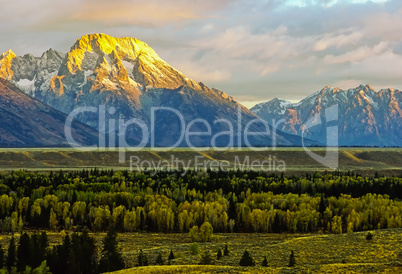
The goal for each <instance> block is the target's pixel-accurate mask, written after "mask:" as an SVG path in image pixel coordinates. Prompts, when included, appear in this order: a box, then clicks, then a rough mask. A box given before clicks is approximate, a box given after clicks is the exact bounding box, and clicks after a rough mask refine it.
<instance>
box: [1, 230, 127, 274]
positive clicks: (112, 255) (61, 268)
mask: <svg viewBox="0 0 402 274" xmlns="http://www.w3.org/2000/svg"><path fill="white" fill-rule="evenodd" d="M102 244H103V248H102V250H101V252H100V253H99V252H98V249H97V246H96V244H95V240H94V238H93V237H91V236H90V235H89V233H88V230H84V231H83V232H82V233H76V232H74V233H73V234H72V235H71V237H70V235H69V234H66V235H65V236H64V237H63V240H62V243H61V244H58V245H54V246H50V245H49V241H48V237H47V234H46V232H42V233H41V234H40V235H39V234H37V233H36V232H35V233H33V234H31V235H29V234H28V233H26V232H24V233H23V234H21V236H20V237H19V241H18V244H17V243H16V240H15V238H14V236H12V237H11V240H10V242H9V245H8V248H7V254H6V252H5V250H4V249H3V247H2V246H0V272H1V271H2V269H3V270H6V271H7V272H8V273H27V274H29V273H33V274H47V273H58V274H70V273H93V274H95V273H103V272H111V271H116V270H120V269H123V268H124V267H125V263H124V260H123V257H122V254H121V252H120V251H119V249H118V243H117V233H116V232H115V231H114V230H112V229H110V230H109V231H108V233H107V235H106V236H105V237H104V239H103V241H102ZM98 257H100V258H98ZM2 273H4V271H3V272H2Z"/></svg>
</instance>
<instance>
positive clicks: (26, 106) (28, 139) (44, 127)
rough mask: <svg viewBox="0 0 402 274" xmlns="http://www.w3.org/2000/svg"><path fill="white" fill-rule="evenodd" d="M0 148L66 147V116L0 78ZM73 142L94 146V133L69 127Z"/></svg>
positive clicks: (95, 140) (80, 128)
mask: <svg viewBox="0 0 402 274" xmlns="http://www.w3.org/2000/svg"><path fill="white" fill-rule="evenodd" d="M0 121H1V124H0V147H38V146H40V147H56V146H57V147H62V146H69V143H68V141H67V139H66V137H65V130H64V124H65V121H66V115H65V114H64V113H61V112H59V111H57V110H54V109H52V108H51V107H49V106H47V105H45V104H43V103H41V102H39V101H38V100H35V99H33V98H31V97H29V96H28V95H26V94H25V93H23V92H22V91H21V90H19V89H18V88H16V87H15V86H14V85H12V84H11V83H9V82H8V81H6V80H4V79H2V78H0ZM71 133H72V137H73V138H74V141H76V142H78V143H80V144H82V145H85V146H90V145H95V144H96V143H97V142H98V135H97V133H96V131H95V130H93V129H91V128H89V127H88V126H85V125H83V124H81V123H77V122H75V123H73V124H72V127H71Z"/></svg>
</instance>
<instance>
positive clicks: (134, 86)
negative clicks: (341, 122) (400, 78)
mask: <svg viewBox="0 0 402 274" xmlns="http://www.w3.org/2000/svg"><path fill="white" fill-rule="evenodd" d="M0 77H2V78H4V79H7V80H9V81H11V82H12V83H14V84H15V85H16V86H18V87H19V88H20V89H22V90H23V91H24V92H26V93H27V94H29V95H31V96H32V97H34V98H36V99H38V100H40V101H41V102H43V103H45V104H47V105H49V106H51V107H53V108H55V109H57V110H59V111H61V112H64V113H66V114H69V113H70V112H71V111H73V110H74V109H77V108H79V107H89V106H94V107H98V106H100V105H104V106H105V109H106V114H105V116H106V121H109V120H110V119H115V120H116V121H117V120H118V119H123V120H129V119H133V118H137V119H139V120H141V121H143V122H144V124H145V125H146V126H148V127H151V125H152V123H153V125H154V132H153V133H154V135H155V140H154V143H155V145H157V146H170V145H172V144H174V143H175V142H176V140H178V139H179V137H180V136H179V135H180V134H181V132H182V131H181V130H180V129H183V127H182V122H183V121H184V123H185V124H186V125H188V124H189V123H190V122H191V121H194V120H196V119H203V120H205V121H206V122H207V123H208V124H209V125H210V127H211V135H210V136H205V137H198V136H197V137H194V138H193V140H192V144H193V145H194V146H210V145H211V139H212V137H211V136H214V135H215V134H217V133H219V132H221V131H223V130H228V129H230V126H228V125H227V124H225V123H224V122H222V120H226V121H228V122H229V123H231V124H232V125H235V126H237V124H238V123H239V121H237V120H238V116H239V115H238V110H240V113H241V116H242V117H241V118H242V119H241V121H240V126H241V127H243V128H244V127H245V126H246V124H247V123H249V122H250V121H252V120H254V119H259V117H258V116H256V115H255V114H254V113H252V112H251V111H249V110H248V109H247V108H245V107H244V106H242V105H241V104H239V103H238V102H236V101H235V100H234V99H233V98H232V97H230V96H228V95H227V94H226V93H224V92H223V91H220V90H216V89H211V88H208V87H207V86H205V85H204V84H203V83H201V82H200V83H198V82H196V81H194V80H192V79H189V78H188V77H186V76H185V75H184V74H183V73H181V72H180V71H178V70H176V69H174V68H173V67H171V66H170V65H169V64H168V63H166V62H165V61H164V60H162V59H161V58H160V57H159V56H158V55H157V54H156V53H155V51H154V50H153V49H152V48H151V47H149V46H148V45H147V44H146V43H144V42H141V41H139V40H137V39H135V38H127V37H124V38H114V37H111V36H108V35H105V34H91V35H85V36H83V37H81V38H80V39H78V40H77V41H76V43H75V44H74V45H73V46H72V47H71V49H70V51H69V52H68V53H66V54H65V53H60V52H58V51H55V50H53V49H50V50H48V51H46V52H45V53H43V54H42V56H41V57H34V56H32V55H30V54H27V55H24V56H16V55H15V54H14V53H13V52H12V51H7V52H5V53H3V55H2V56H1V57H0ZM154 107H161V108H170V109H174V110H176V111H177V112H178V113H180V114H181V115H183V120H180V118H179V117H177V115H176V114H175V113H173V112H168V111H165V113H163V114H160V115H159V116H158V117H157V119H155V120H154V121H152V118H153V117H152V111H151V110H152V108H154ZM108 110H111V111H108ZM155 114H156V113H155ZM154 118H155V116H154ZM77 119H79V121H81V122H83V123H85V124H87V125H89V126H91V127H94V128H100V125H99V123H98V120H99V119H97V117H96V114H94V113H92V114H91V113H80V114H79V115H77ZM216 121H221V122H219V123H216ZM117 129H118V128H117V127H116V130H117ZM140 129H141V128H140V127H139V126H137V125H134V126H132V127H130V128H129V129H127V135H128V136H129V138H131V139H133V140H139V139H141V133H140ZM250 129H251V131H255V132H261V131H264V127H263V126H262V125H258V124H257V123H256V124H253V125H252V126H251V127H250ZM105 130H106V131H109V132H110V131H113V129H108V128H106V129H105ZM191 131H193V132H205V131H206V127H205V126H203V125H202V123H195V124H193V126H192V128H191ZM234 132H236V133H237V128H234ZM236 138H237V139H240V138H241V136H236ZM250 140H252V141H251V144H253V145H255V146H271V145H272V144H273V142H275V145H280V146H299V145H301V138H300V137H298V136H292V135H289V134H285V133H282V132H277V134H276V136H275V138H273V136H270V137H252V138H250ZM215 143H216V144H217V145H218V146H226V145H227V144H229V143H230V140H229V139H228V137H227V136H226V137H225V136H224V135H221V136H220V137H219V138H217V139H215ZM235 143H239V142H237V141H236V140H235ZM241 143H242V145H244V142H243V141H241ZM307 143H309V144H316V143H315V142H310V141H309V140H308V141H307ZM180 145H184V146H185V145H186V144H184V143H183V144H180Z"/></svg>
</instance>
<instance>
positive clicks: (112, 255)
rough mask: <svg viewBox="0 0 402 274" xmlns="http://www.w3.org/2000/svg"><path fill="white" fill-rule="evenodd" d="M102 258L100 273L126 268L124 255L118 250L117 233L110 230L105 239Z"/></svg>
mask: <svg viewBox="0 0 402 274" xmlns="http://www.w3.org/2000/svg"><path fill="white" fill-rule="evenodd" d="M102 242H103V250H102V257H101V260H100V262H99V271H100V272H113V271H116V270H120V269H123V268H124V267H125V264H124V260H123V257H122V254H121V253H120V252H119V250H118V242H117V233H116V232H115V231H114V230H112V229H109V231H108V232H107V235H106V236H105V238H104V239H103V241H102Z"/></svg>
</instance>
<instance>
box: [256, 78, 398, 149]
mask: <svg viewBox="0 0 402 274" xmlns="http://www.w3.org/2000/svg"><path fill="white" fill-rule="evenodd" d="M333 105H338V113H339V117H338V119H337V120H336V121H331V122H328V123H327V122H326V118H325V115H324V114H325V109H327V108H329V107H331V106H333ZM401 105H402V92H401V91H400V90H397V89H382V90H380V91H376V90H374V89H373V88H372V87H371V86H370V85H365V86H364V85H360V86H359V87H357V88H352V89H348V90H341V89H339V88H333V87H328V86H326V87H324V88H323V89H322V90H320V91H317V92H315V93H314V94H312V95H310V96H308V97H306V98H305V99H303V100H301V101H300V102H299V103H295V104H294V103H291V102H288V101H285V100H281V99H278V98H275V99H273V100H271V101H268V102H265V103H261V104H257V105H256V106H254V107H253V108H251V111H253V112H254V113H256V114H257V115H258V116H260V117H261V118H262V119H264V120H266V121H267V122H268V123H272V120H275V121H279V120H280V119H284V123H281V124H280V126H279V127H278V129H279V130H282V131H284V132H287V133H290V134H297V135H301V133H302V129H303V127H304V126H305V125H306V123H307V121H309V119H311V118H312V117H314V116H315V115H316V114H318V115H319V117H320V118H321V121H322V123H321V124H319V125H315V126H313V127H310V128H309V129H308V130H307V131H306V132H305V136H306V137H308V138H310V139H312V140H316V141H318V142H320V143H322V144H325V143H326V128H327V127H328V126H334V125H337V126H338V134H339V145H341V146H402V137H401V136H402V110H401Z"/></svg>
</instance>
